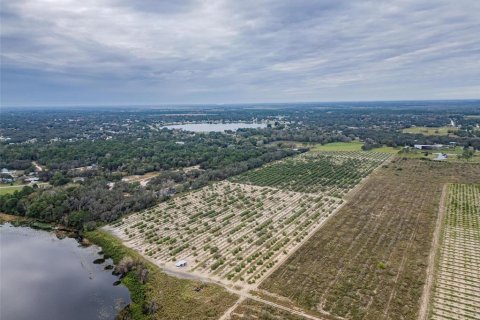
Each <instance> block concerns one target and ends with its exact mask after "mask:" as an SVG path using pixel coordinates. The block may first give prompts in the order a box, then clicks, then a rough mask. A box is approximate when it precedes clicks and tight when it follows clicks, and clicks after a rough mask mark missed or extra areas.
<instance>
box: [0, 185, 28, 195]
mask: <svg viewBox="0 0 480 320" xmlns="http://www.w3.org/2000/svg"><path fill="white" fill-rule="evenodd" d="M23 187H24V186H23V185H14V186H5V185H1V186H0V196H2V195H4V194H11V193H14V192H15V191H20V190H22V188H23Z"/></svg>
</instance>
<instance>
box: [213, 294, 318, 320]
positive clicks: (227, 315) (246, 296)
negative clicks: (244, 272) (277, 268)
mask: <svg viewBox="0 0 480 320" xmlns="http://www.w3.org/2000/svg"><path fill="white" fill-rule="evenodd" d="M226 289H227V290H228V291H230V292H232V293H236V294H238V295H240V298H239V299H238V300H237V302H236V303H235V304H234V305H233V306H232V307H231V308H229V309H228V310H227V311H225V313H224V314H223V315H222V316H221V317H220V318H219V320H227V319H230V315H231V313H232V312H233V311H234V310H235V308H236V307H238V306H239V305H240V304H241V303H242V302H243V301H244V300H245V299H251V300H254V301H257V302H260V303H263V304H267V305H269V306H272V307H275V308H277V309H282V310H284V311H287V312H290V313H292V314H295V315H297V316H301V317H304V318H306V319H311V320H326V319H325V318H319V317H316V316H312V315H310V314H308V313H305V312H303V311H300V310H296V309H292V308H288V307H285V306H282V305H281V304H277V303H275V302H271V301H268V300H264V299H262V298H259V297H257V296H254V295H251V294H249V293H246V292H239V291H236V290H233V289H230V288H226Z"/></svg>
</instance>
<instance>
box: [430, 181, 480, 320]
mask: <svg viewBox="0 0 480 320" xmlns="http://www.w3.org/2000/svg"><path fill="white" fill-rule="evenodd" d="M442 235H443V239H442V244H441V247H440V257H439V260H438V265H437V270H436V275H435V286H434V292H433V297H432V299H431V304H432V306H431V309H432V310H431V315H430V319H432V320H437V319H438V320H440V319H442V320H443V319H445V320H447V319H454V320H462V319H479V318H480V185H479V184H476V185H465V184H454V185H450V186H449V189H448V197H447V209H446V215H445V219H444V227H443V234H442Z"/></svg>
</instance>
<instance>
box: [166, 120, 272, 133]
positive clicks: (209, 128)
mask: <svg viewBox="0 0 480 320" xmlns="http://www.w3.org/2000/svg"><path fill="white" fill-rule="evenodd" d="M266 127H267V124H266V123H245V122H232V123H187V124H172V125H169V126H164V127H162V128H168V129H182V130H185V131H192V132H224V131H226V130H232V131H236V130H237V129H241V128H266Z"/></svg>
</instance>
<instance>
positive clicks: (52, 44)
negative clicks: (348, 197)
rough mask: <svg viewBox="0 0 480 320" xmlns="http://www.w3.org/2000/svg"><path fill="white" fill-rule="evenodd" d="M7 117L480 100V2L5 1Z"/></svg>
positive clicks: (2, 34) (0, 30)
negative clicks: (30, 110)
mask: <svg viewBox="0 0 480 320" xmlns="http://www.w3.org/2000/svg"><path fill="white" fill-rule="evenodd" d="M0 21H1V25H0V38H1V47H0V52H1V66H0V71H1V74H0V76H1V79H0V85H1V87H0V93H1V96H0V102H1V105H2V106H36V105H42V106H49V105H50V106H59V105H66V106H68V105H129V104H134V105H143V104H145V105H162V104H196V103H198V104H205V103H249V102H252V103H253V102H293V101H298V102H302V101H352V100H416V99H474V98H480V1H478V0H455V1H452V0H413V1H412V0H402V1H385V0H378V1H377V0H372V1H369V0H362V1H353V0H352V1H343V0H323V1H305V0H295V1H283V0H242V1H236V0H232V1H224V0H208V1H207V0H202V1H196V0H185V1H182V0H175V1H171V0H170V1H163V0H143V1H137V0H82V1H78V0H6V1H1V10H0Z"/></svg>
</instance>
